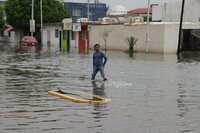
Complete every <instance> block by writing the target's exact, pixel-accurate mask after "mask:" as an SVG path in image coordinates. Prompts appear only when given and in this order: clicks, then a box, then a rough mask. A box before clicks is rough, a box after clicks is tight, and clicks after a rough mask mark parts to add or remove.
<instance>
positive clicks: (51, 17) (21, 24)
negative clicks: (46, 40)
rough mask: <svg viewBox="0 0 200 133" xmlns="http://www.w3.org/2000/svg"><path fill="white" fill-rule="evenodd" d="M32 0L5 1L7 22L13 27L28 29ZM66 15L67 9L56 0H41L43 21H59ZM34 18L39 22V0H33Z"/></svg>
mask: <svg viewBox="0 0 200 133" xmlns="http://www.w3.org/2000/svg"><path fill="white" fill-rule="evenodd" d="M31 3H32V0H8V1H6V3H5V11H6V16H7V23H8V24H10V25H12V26H13V27H15V28H19V29H22V30H24V31H29V20H30V19H31V7H32V4H31ZM66 17H68V13H67V11H66V10H65V9H64V7H63V6H62V4H61V3H60V2H58V1H56V0H43V23H56V22H61V21H62V19H63V18H66ZM34 19H35V23H36V24H40V21H41V18H40V0H34Z"/></svg>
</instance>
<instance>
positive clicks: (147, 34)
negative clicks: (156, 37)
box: [145, 0, 151, 53]
mask: <svg viewBox="0 0 200 133" xmlns="http://www.w3.org/2000/svg"><path fill="white" fill-rule="evenodd" d="M150 8H151V7H150V0H148V15H147V29H146V45H145V53H148V49H149V25H150V22H149V19H150V17H149V16H150Z"/></svg>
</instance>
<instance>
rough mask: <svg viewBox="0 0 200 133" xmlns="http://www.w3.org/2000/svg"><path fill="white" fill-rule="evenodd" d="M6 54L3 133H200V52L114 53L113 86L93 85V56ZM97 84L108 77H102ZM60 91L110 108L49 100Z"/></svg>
mask: <svg viewBox="0 0 200 133" xmlns="http://www.w3.org/2000/svg"><path fill="white" fill-rule="evenodd" d="M5 45H7V44H1V48H0V132H1V133H200V126H199V125H200V115H199V114H200V88H199V86H200V53H198V52H193V53H184V54H182V55H180V57H179V58H177V56H176V55H175V54H167V55H162V54H148V55H145V54H143V53H137V54H134V55H133V56H132V57H130V56H129V55H127V54H125V53H123V52H121V51H118V52H117V51H115V52H107V56H108V58H109V60H108V63H107V65H106V68H105V71H106V75H107V77H108V79H109V80H108V81H107V82H96V83H91V81H90V75H91V71H92V51H91V52H90V54H85V55H84V54H78V53H76V52H71V53H60V52H58V51H54V50H52V49H51V48H49V49H47V50H41V51H38V50H31V49H26V50H21V49H11V48H9V47H5ZM97 79H101V76H100V74H98V75H97ZM57 88H60V89H62V90H64V91H67V90H81V91H86V92H88V93H95V94H97V95H101V96H104V97H107V98H110V99H112V101H111V102H109V103H106V104H102V105H90V104H80V103H73V102H69V101H66V100H63V99H60V98H57V97H54V96H49V95H48V94H47V91H48V90H55V89H57Z"/></svg>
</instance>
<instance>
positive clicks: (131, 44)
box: [126, 36, 138, 52]
mask: <svg viewBox="0 0 200 133" xmlns="http://www.w3.org/2000/svg"><path fill="white" fill-rule="evenodd" d="M137 41H138V39H137V38H135V37H134V36H130V37H127V38H126V43H127V44H128V45H129V52H133V51H134V46H135V44H136V42H137Z"/></svg>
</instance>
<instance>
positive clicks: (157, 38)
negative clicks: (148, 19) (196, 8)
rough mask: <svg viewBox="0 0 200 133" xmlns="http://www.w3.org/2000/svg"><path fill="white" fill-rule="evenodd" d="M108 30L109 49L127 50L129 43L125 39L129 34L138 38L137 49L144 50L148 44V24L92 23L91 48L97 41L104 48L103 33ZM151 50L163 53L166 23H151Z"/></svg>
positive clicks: (149, 49)
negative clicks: (146, 35)
mask: <svg viewBox="0 0 200 133" xmlns="http://www.w3.org/2000/svg"><path fill="white" fill-rule="evenodd" d="M106 31H111V32H110V34H109V37H108V39H107V49H108V50H126V49H128V45H127V44H126V43H125V39H126V38H127V37H129V36H134V37H136V38H137V39H138V41H137V43H136V51H138V52H144V51H145V46H146V37H145V34H146V25H145V24H143V25H134V26H124V25H92V28H91V31H90V48H92V46H93V45H94V44H95V43H100V44H101V47H102V49H104V41H103V34H104V33H105V32H106ZM149 38H150V42H149V46H148V51H149V52H156V53H163V52H164V25H152V24H151V25H150V33H149Z"/></svg>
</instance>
